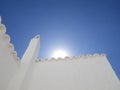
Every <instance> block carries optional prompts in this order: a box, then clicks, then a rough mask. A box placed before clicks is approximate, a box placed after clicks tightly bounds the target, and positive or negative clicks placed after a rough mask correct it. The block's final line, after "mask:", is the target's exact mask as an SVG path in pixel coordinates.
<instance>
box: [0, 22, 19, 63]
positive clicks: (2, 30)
mask: <svg viewBox="0 0 120 90" xmlns="http://www.w3.org/2000/svg"><path fill="white" fill-rule="evenodd" d="M0 34H1V35H2V38H4V40H5V41H6V42H7V43H8V48H9V50H10V53H11V55H13V57H14V58H15V60H17V61H20V58H19V57H18V56H17V52H16V51H15V50H14V45H13V44H12V43H10V36H9V35H8V34H6V27H5V25H4V24H1V23H0Z"/></svg>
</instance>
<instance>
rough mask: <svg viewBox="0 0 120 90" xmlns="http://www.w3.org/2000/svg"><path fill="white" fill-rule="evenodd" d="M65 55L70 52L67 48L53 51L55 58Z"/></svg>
mask: <svg viewBox="0 0 120 90" xmlns="http://www.w3.org/2000/svg"><path fill="white" fill-rule="evenodd" d="M65 56H68V53H67V52H66V51H65V50H56V51H54V52H53V55H52V57H54V58H59V57H61V58H64V57H65Z"/></svg>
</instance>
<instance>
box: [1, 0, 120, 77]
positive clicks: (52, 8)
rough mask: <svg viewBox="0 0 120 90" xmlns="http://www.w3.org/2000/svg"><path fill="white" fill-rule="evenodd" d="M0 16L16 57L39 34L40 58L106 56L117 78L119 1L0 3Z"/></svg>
mask: <svg viewBox="0 0 120 90" xmlns="http://www.w3.org/2000/svg"><path fill="white" fill-rule="evenodd" d="M0 16H2V18H3V23H4V24H5V25H6V27H7V34H9V35H10V37H11V42H12V43H13V44H14V45H15V49H16V51H17V52H18V56H19V57H22V55H23V53H24V51H25V49H26V48H27V46H28V43H29V41H30V39H31V38H33V37H34V36H35V35H37V34H40V37H41V40H40V42H41V44H40V45H41V46H40V54H39V57H40V58H49V57H50V55H51V53H52V52H53V51H54V50H55V49H58V48H62V49H65V50H67V51H68V52H69V53H70V55H72V56H74V55H77V56H78V55H80V54H94V53H106V54H107V58H108V59H109V62H110V63H111V65H112V67H113V69H114V70H115V72H116V74H117V76H118V77H119V79H120V1H119V0H0Z"/></svg>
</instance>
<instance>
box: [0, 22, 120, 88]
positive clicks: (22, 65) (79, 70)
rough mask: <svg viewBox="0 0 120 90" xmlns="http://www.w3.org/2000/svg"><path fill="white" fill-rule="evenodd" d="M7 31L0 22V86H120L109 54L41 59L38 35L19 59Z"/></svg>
mask: <svg viewBox="0 0 120 90" xmlns="http://www.w3.org/2000/svg"><path fill="white" fill-rule="evenodd" d="M0 21H1V20H0ZM5 32H6V27H5V25H3V24H1V23H0V90H120V80H119V79H118V78H117V76H116V74H115V72H114V70H113V69H112V67H111V65H110V63H109V62H108V60H107V58H106V55H105V54H94V55H90V54H88V55H80V56H73V57H70V56H67V57H65V58H58V59H56V58H50V59H38V52H39V47H40V36H39V35H37V36H35V37H34V38H33V39H32V40H31V41H30V43H29V45H28V48H27V50H26V51H25V54H24V55H23V57H22V59H21V60H19V58H18V57H17V52H16V51H15V50H14V46H13V44H11V43H10V37H9V35H7V34H6V33H5Z"/></svg>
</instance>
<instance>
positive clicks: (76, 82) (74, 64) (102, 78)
mask: <svg viewBox="0 0 120 90" xmlns="http://www.w3.org/2000/svg"><path fill="white" fill-rule="evenodd" d="M119 84H120V82H119V80H118V78H117V77H116V75H115V73H114V72H113V70H112V68H111V66H110V65H109V63H108V61H107V59H106V57H105V56H97V57H95V56H92V57H89V58H76V59H75V58H74V59H72V58H69V59H66V60H58V61H56V60H51V61H43V62H36V63H33V65H32V66H31V67H30V69H29V71H28V72H27V73H26V78H25V81H24V84H23V86H22V88H21V89H20V90H120V85H119Z"/></svg>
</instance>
